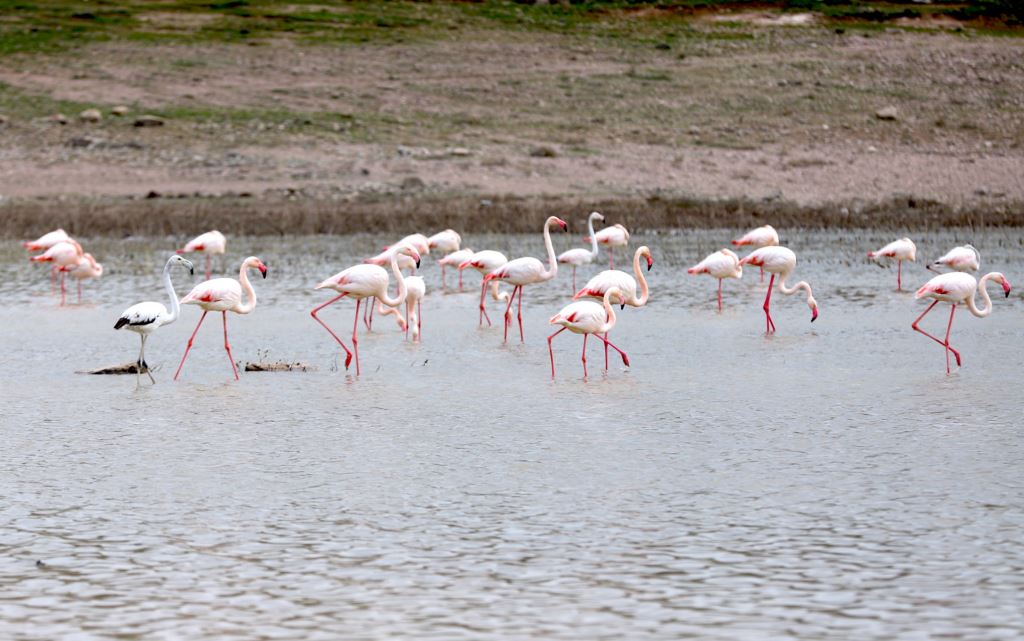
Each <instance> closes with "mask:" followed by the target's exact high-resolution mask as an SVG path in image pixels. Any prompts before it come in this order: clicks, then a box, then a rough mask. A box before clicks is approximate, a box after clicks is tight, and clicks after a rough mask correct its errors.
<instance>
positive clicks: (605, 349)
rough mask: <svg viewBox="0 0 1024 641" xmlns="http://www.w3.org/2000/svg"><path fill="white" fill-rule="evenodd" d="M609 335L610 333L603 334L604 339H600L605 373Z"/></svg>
mask: <svg viewBox="0 0 1024 641" xmlns="http://www.w3.org/2000/svg"><path fill="white" fill-rule="evenodd" d="M610 333H611V332H605V333H604V338H603V339H602V340H603V341H604V371H606V372H607V371H608V334H610Z"/></svg>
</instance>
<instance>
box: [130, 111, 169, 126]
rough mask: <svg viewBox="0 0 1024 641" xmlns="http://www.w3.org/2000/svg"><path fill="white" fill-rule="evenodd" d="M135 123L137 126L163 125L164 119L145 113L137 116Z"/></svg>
mask: <svg viewBox="0 0 1024 641" xmlns="http://www.w3.org/2000/svg"><path fill="white" fill-rule="evenodd" d="M133 124H134V125H135V126H136V127H163V126H164V119H163V118H161V117H160V116H154V115H152V114H145V115H142V116H139V117H138V118H136V119H135V122H134V123H133Z"/></svg>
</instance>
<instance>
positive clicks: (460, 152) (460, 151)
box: [448, 147, 470, 156]
mask: <svg viewBox="0 0 1024 641" xmlns="http://www.w3.org/2000/svg"><path fill="white" fill-rule="evenodd" d="M448 153H450V154H451V155H453V156H468V155H469V154H470V151H469V150H468V149H466V148H465V147H454V148H453V149H451V150H450V151H449V152H448Z"/></svg>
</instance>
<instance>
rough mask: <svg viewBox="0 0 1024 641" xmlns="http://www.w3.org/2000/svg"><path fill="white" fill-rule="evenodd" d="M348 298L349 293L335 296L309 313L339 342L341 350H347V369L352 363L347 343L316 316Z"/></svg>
mask: <svg viewBox="0 0 1024 641" xmlns="http://www.w3.org/2000/svg"><path fill="white" fill-rule="evenodd" d="M346 296H348V294H347V293H345V294H339V295H337V296H335V297H334V298H332V299H331V300H329V301H327V302H326V303H324V304H323V305H320V306H319V307H317V308H315V309H314V310H313V311H311V312H310V313H309V315H310V316H312V317H313V320H315V321H316V322H318V323H320V324H321V325H323V326H324V329H326V330H327V333H328V334H330V335H331V336H332V337H333V338H334V340H336V341H338V345H341V349H343V350H345V369H348V364H349V363H351V362H352V352H350V351H348V348H347V347H345V343H342V342H341V339H340V338H338V335H337V334H335V333H334V332H333V331H331V328H330V327H328V326H327V323H325V322H323V321H322V320H320V317H319V316H317V315H316V313H317V312H319V311H320V310H321V309H323V308H324V307H327V306H328V305H330V304H332V303H336V302H338V301H339V300H341V299H342V298H344V297H346ZM356 316H357V318H358V312H356Z"/></svg>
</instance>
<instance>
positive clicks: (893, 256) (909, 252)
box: [868, 238, 917, 292]
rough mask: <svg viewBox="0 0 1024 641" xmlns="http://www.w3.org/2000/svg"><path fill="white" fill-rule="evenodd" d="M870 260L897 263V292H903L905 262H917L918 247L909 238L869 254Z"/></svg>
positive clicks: (896, 241)
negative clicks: (886, 260) (893, 261)
mask: <svg viewBox="0 0 1024 641" xmlns="http://www.w3.org/2000/svg"><path fill="white" fill-rule="evenodd" d="M868 258H870V259H872V260H875V261H878V263H879V264H881V262H882V261H883V260H885V259H889V260H895V261H896V291H898V292H899V291H903V261H905V260H909V261H911V262H915V261H916V260H917V245H915V244H914V241H912V240H910V239H909V238H900V239H899V240H894V241H892V242H891V243H889V244H888V245H886V246H885V247H883V248H881V249H879V250H878V251H873V252H868Z"/></svg>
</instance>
